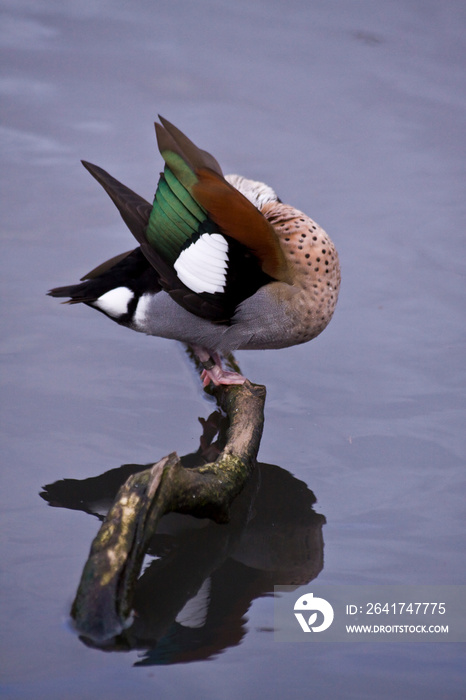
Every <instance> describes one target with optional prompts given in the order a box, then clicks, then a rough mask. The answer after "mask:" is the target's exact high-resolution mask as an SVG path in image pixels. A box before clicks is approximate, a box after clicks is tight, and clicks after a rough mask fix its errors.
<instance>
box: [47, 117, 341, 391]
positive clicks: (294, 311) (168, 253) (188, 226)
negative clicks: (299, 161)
mask: <svg viewBox="0 0 466 700" xmlns="http://www.w3.org/2000/svg"><path fill="white" fill-rule="evenodd" d="M159 119H160V123H156V124H155V129H156V135H157V142H158V147H159V150H160V153H161V155H162V158H163V160H164V162H165V167H164V171H163V173H162V174H161V176H160V179H159V182H158V185H157V191H156V193H155V198H154V202H153V204H149V202H147V201H146V200H145V199H143V198H142V197H140V196H139V195H137V194H136V193H135V192H133V191H132V190H130V189H129V188H128V187H125V185H122V184H121V183H120V182H118V180H115V178H113V177H112V176H111V175H109V174H108V173H107V172H105V170H102V168H99V167H97V166H96V165H92V164H91V163H87V162H85V161H83V165H84V167H85V168H87V170H88V171H89V172H90V173H91V175H93V177H94V178H95V179H96V180H97V181H98V182H99V183H100V184H101V185H102V187H103V188H104V189H105V191H106V192H107V194H108V195H109V196H110V197H111V199H112V200H113V202H114V203H115V205H116V206H117V208H118V210H119V212H120V214H121V216H122V218H123V220H124V222H125V223H126V225H127V226H128V228H129V230H130V231H131V233H132V234H133V236H134V237H135V239H136V240H137V242H138V244H139V246H138V247H137V248H135V249H134V250H131V251H129V252H126V253H123V254H121V255H118V256H116V257H114V258H112V259H111V260H108V261H107V262H105V263H103V264H101V265H99V266H98V267H96V268H95V269H94V270H92V271H91V272H90V273H88V274H87V275H85V276H84V277H83V278H82V281H81V283H80V284H75V285H71V286H66V287H56V288H54V289H51V290H50V292H49V294H50V295H51V296H53V297H69V301H68V303H70V304H76V303H84V304H87V305H88V306H91V307H93V308H95V309H97V310H98V311H101V312H102V313H104V314H105V315H106V316H108V317H109V318H111V319H112V320H114V321H116V322H117V323H119V324H121V325H123V326H127V327H129V328H131V329H133V330H135V331H140V332H142V333H147V334H148V335H155V336H159V337H163V338H171V339H175V340H179V341H182V342H184V343H187V344H189V345H190V346H191V347H192V348H193V350H194V352H195V353H196V355H197V356H198V358H199V360H200V362H201V363H202V365H203V367H204V371H203V374H202V378H203V381H204V384H205V385H207V384H208V383H209V382H210V381H212V382H213V383H214V384H216V385H219V384H242V383H243V382H244V381H245V377H243V376H242V375H240V374H238V373H236V372H230V371H226V370H225V369H224V368H223V366H222V356H225V355H227V354H228V353H230V352H232V351H234V350H238V349H241V350H266V349H273V348H285V347H289V346H291V345H297V344H299V343H305V342H307V341H308V340H311V339H312V338H315V337H316V336H317V335H319V333H321V332H322V331H323V330H324V328H325V327H326V326H327V324H328V323H329V321H330V319H331V318H332V315H333V312H334V309H335V305H336V303H337V298H338V291H339V286H340V266H339V261H338V254H337V252H336V250H335V247H334V245H333V243H332V241H331V240H330V238H329V236H328V235H327V234H326V233H325V231H324V230H323V229H322V228H321V227H320V226H319V225H318V224H316V223H315V221H313V220H312V219H310V218H309V217H308V216H306V215H305V214H303V213H302V212H301V211H299V210H297V209H295V208H294V207H292V206H289V205H287V204H283V203H282V202H281V201H280V199H279V198H278V197H277V195H276V194H275V192H274V191H273V189H272V188H271V187H268V186H267V185H265V184H263V183H261V182H256V181H254V180H248V179H246V178H244V177H241V176H239V175H226V176H223V173H222V170H221V168H220V166H219V164H218V163H217V161H216V160H215V158H214V157H213V156H211V155H210V154H209V153H207V152H206V151H204V150H201V149H200V148H198V147H197V146H195V145H194V143H192V141H190V140H189V139H188V138H187V137H186V136H185V135H184V134H183V133H182V132H181V131H180V130H179V129H177V128H176V127H175V126H173V125H172V124H170V122H168V121H167V120H166V119H163V118H162V117H159Z"/></svg>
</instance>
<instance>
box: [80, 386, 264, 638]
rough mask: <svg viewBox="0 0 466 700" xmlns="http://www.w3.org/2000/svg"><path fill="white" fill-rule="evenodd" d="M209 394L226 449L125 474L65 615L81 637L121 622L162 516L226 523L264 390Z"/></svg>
mask: <svg viewBox="0 0 466 700" xmlns="http://www.w3.org/2000/svg"><path fill="white" fill-rule="evenodd" d="M214 395H215V397H216V400H217V403H218V404H219V406H220V407H221V408H222V409H223V410H224V411H225V413H226V415H227V417H228V419H229V427H228V430H227V434H226V444H225V447H224V449H223V451H222V452H221V454H220V455H219V457H218V458H217V459H216V460H215V462H211V463H209V464H204V465H203V466H200V467H197V468H195V469H185V468H184V467H183V466H182V464H181V462H180V460H179V458H178V456H177V454H176V453H172V454H170V455H168V456H167V457H163V458H162V459H161V460H160V461H159V462H157V463H156V464H154V465H153V466H152V467H151V468H150V469H146V470H144V471H142V472H139V473H138V474H134V475H133V476H131V477H130V478H129V479H128V480H127V481H126V483H125V484H124V485H123V486H122V487H121V489H120V491H119V492H118V495H117V497H116V500H115V503H114V505H113V506H112V508H111V510H110V511H109V513H108V515H107V517H106V519H105V521H104V523H103V524H102V527H101V529H100V531H99V533H98V534H97V536H96V538H95V539H94V541H93V543H92V546H91V551H90V554H89V558H88V560H87V562H86V565H85V567H84V570H83V574H82V577H81V582H80V584H79V588H78V591H77V594H76V598H75V600H74V603H73V607H72V611H71V614H72V616H73V618H74V620H75V623H76V627H77V629H78V631H79V632H80V633H81V634H83V635H84V636H85V637H88V638H90V639H92V640H94V641H95V642H99V641H103V640H106V639H111V638H113V637H115V636H116V635H117V634H119V633H120V632H121V631H122V629H123V628H124V627H125V625H126V624H127V622H128V618H129V616H130V613H131V609H132V598H133V591H134V586H135V583H136V581H137V578H138V576H139V573H140V570H141V566H142V562H143V559H144V554H145V552H146V550H147V547H148V543H149V541H150V539H151V537H152V536H153V535H154V533H155V531H156V527H157V523H158V521H159V520H160V518H161V517H162V516H163V515H165V514H166V513H170V512H178V513H189V514H191V515H194V516H196V517H201V518H203V517H208V518H211V519H212V520H214V521H215V522H217V523H224V522H228V519H229V510H230V505H231V503H232V501H233V500H234V498H235V497H236V496H237V495H238V494H239V493H240V491H241V490H242V488H243V486H244V485H245V483H246V482H247V480H248V478H249V476H250V475H251V473H252V470H253V468H254V465H255V460H256V457H257V453H258V450H259V444H260V439H261V436H262V428H263V420H264V419H263V411H264V403H265V387H263V386H259V385H253V384H251V383H250V382H246V383H245V384H243V385H240V386H229V387H225V386H223V387H219V388H217V389H215V390H214Z"/></svg>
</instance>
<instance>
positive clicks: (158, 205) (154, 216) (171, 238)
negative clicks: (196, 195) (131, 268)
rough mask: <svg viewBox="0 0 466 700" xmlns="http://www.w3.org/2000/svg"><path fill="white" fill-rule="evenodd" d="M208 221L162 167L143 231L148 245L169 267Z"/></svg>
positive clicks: (173, 176) (203, 212) (167, 168)
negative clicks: (147, 221)
mask: <svg viewBox="0 0 466 700" xmlns="http://www.w3.org/2000/svg"><path fill="white" fill-rule="evenodd" d="M208 219H209V217H208V215H207V212H206V211H205V210H204V209H203V208H202V207H200V206H199V204H198V203H197V202H196V200H195V199H193V197H192V196H191V194H190V193H189V191H188V190H187V189H186V188H185V187H184V185H182V184H181V182H180V181H179V180H178V179H177V178H176V177H175V175H173V173H172V171H171V170H170V168H169V167H168V166H165V170H164V173H163V174H162V175H161V177H160V180H159V183H158V186H157V191H156V193H155V198H154V204H153V207H152V211H151V214H150V217H149V223H148V225H147V229H146V238H147V241H148V243H149V244H150V245H151V246H152V247H153V248H155V250H157V251H158V252H159V253H160V254H161V255H162V256H163V257H164V258H165V260H167V262H169V263H172V264H173V263H174V262H175V260H176V259H177V258H178V256H179V254H180V250H181V249H182V248H183V246H184V245H185V244H186V242H187V241H188V240H190V239H191V238H192V236H193V235H195V234H196V233H198V232H199V231H201V230H205V226H206V223H207V221H208Z"/></svg>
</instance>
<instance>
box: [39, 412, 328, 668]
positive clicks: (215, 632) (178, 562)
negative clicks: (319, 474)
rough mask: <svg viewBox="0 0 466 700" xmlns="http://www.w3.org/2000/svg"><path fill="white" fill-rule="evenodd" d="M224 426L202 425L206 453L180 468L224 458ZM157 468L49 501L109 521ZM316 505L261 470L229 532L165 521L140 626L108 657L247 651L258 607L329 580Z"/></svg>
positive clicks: (283, 477)
mask: <svg viewBox="0 0 466 700" xmlns="http://www.w3.org/2000/svg"><path fill="white" fill-rule="evenodd" d="M223 420H224V418H223V417H222V416H221V414H220V413H219V412H218V411H216V412H214V413H213V414H212V415H211V416H210V417H209V418H208V419H207V421H204V420H202V419H201V424H202V425H203V435H202V437H201V440H200V447H199V449H198V451H197V452H196V453H192V454H189V455H186V456H184V457H182V458H181V459H182V462H183V465H184V466H185V467H186V468H188V469H189V468H193V467H196V466H199V465H200V464H203V463H205V462H207V461H209V460H210V459H212V457H213V456H216V453H218V451H219V444H218V443H216V442H214V441H213V440H214V437H215V435H216V433H217V431H218V430H219V429H220V426H221V423H222V421H223ZM148 466H150V465H137V464H126V465H124V466H122V467H120V468H117V469H112V470H110V471H107V472H105V473H104V474H102V475H100V476H97V477H94V478H89V479H84V480H76V479H64V480H61V481H57V482H55V483H54V484H49V485H47V486H45V487H44V491H43V492H42V493H41V494H40V495H41V497H42V498H44V500H46V501H47V502H48V503H49V504H50V505H51V506H54V507H60V508H69V509H73V510H82V511H84V512H86V513H89V514H92V515H95V516H96V517H98V518H99V519H100V520H103V519H104V517H105V513H106V512H107V511H108V509H109V508H110V506H111V504H112V502H113V500H114V498H115V496H116V494H117V492H118V489H119V488H120V486H121V485H122V484H123V483H124V482H125V481H126V479H127V478H128V477H129V476H130V475H131V474H135V473H137V472H139V471H142V470H144V469H146V468H147V467H148ZM315 502H316V498H315V496H314V494H313V493H312V491H310V490H309V489H308V487H307V486H306V484H305V483H304V482H302V481H300V480H298V479H296V478H295V477H293V476H292V475H291V474H290V473H289V472H288V471H286V470H285V469H282V468H280V467H278V466H275V465H270V464H263V463H258V464H257V467H256V469H255V471H254V474H253V476H252V478H251V479H250V480H249V482H248V483H247V485H246V487H245V488H244V489H243V491H242V492H241V494H240V495H239V496H238V497H237V498H236V500H235V502H234V503H233V506H232V509H231V518H230V522H229V523H228V524H221V525H219V524H216V523H214V522H212V521H210V520H208V519H201V520H200V519H196V518H193V517H192V516H189V515H181V514H177V513H170V514H168V515H166V516H164V517H163V518H162V520H161V521H160V523H159V526H158V528H157V532H156V534H155V536H154V537H153V538H152V540H151V542H150V546H149V548H148V551H147V555H148V556H149V557H152V561H150V562H149V563H148V565H147V566H146V568H145V569H144V571H143V573H142V575H141V577H140V578H139V580H138V583H137V585H136V589H135V594H134V601H133V609H134V616H133V619H132V621H131V625H130V626H129V627H128V628H127V629H126V630H124V632H123V633H122V634H121V635H119V636H118V637H116V638H114V639H113V640H112V641H111V642H110V643H106V644H105V645H103V646H102V645H100V646H99V648H101V649H104V650H106V651H129V650H132V649H140V650H144V652H145V654H144V656H143V657H142V659H141V660H140V661H138V663H137V665H139V666H143V665H156V664H173V663H184V662H188V661H195V660H202V659H208V658H211V657H213V656H215V655H217V654H219V653H221V652H222V651H224V650H226V649H227V648H228V647H232V646H236V645H237V644H239V643H240V641H241V640H242V639H243V637H244V636H245V635H246V633H247V618H246V613H247V611H248V609H249V607H250V605H251V603H252V602H253V601H254V600H255V599H256V598H259V597H262V596H267V595H272V594H273V587H274V585H279V584H282V585H294V586H296V587H299V586H302V585H305V584H307V583H309V582H310V581H311V580H313V579H314V578H316V577H317V576H318V575H319V573H320V571H321V570H322V568H323V537H322V526H323V525H324V524H325V517H324V516H323V515H320V514H318V513H316V512H315V511H314V510H313V506H314V504H315ZM264 631H272V630H264ZM81 639H82V641H83V642H84V643H85V644H88V645H89V646H95V644H94V643H93V642H91V641H90V640H88V639H85V638H83V637H81Z"/></svg>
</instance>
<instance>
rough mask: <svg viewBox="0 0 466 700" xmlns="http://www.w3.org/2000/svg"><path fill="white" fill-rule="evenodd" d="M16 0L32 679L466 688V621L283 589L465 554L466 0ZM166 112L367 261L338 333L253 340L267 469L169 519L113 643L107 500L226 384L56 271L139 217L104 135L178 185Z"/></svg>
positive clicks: (15, 139) (70, 271)
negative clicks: (355, 635) (337, 623)
mask: <svg viewBox="0 0 466 700" xmlns="http://www.w3.org/2000/svg"><path fill="white" fill-rule="evenodd" d="M2 4H3V6H4V19H3V21H2V29H1V36H2V55H3V73H2V75H3V77H2V78H1V80H0V89H1V94H2V104H3V118H2V126H1V132H2V162H3V171H2V175H3V177H2V198H3V204H2V228H1V235H2V258H1V266H2V273H1V280H2V328H3V332H2V338H1V352H2V370H3V371H2V389H3V398H2V424H1V430H2V455H3V466H2V481H3V493H4V498H3V506H2V509H1V513H2V532H3V535H4V537H3V541H2V563H3V566H2V584H1V600H2V630H3V634H2V643H1V654H0V657H1V665H2V678H3V680H2V693H3V695H4V697H8V698H24V699H26V698H27V699H29V698H31V699H32V698H34V699H36V698H42V697H43V698H49V699H58V698H65V697H66V698H71V699H74V698H76V699H81V698H95V697H98V698H102V699H106V698H112V700H118V699H119V698H122V699H123V698H125V700H126V699H127V698H131V697H142V698H145V697H159V698H169V697H173V696H174V695H176V696H177V697H190V698H192V699H193V700H195V699H197V698H199V699H201V698H202V699H205V698H212V699H213V700H214V699H215V700H216V699H217V698H222V699H223V698H225V699H227V698H228V699H229V698H231V699H233V698H237V697H244V698H256V697H259V696H262V695H264V696H267V697H269V698H274V699H275V698H276V699H277V700H278V699H280V698H284V697H286V698H293V699H296V700H300V699H301V698H304V697H306V698H307V697H318V698H319V699H320V700H322V699H323V698H337V697H341V698H355V699H356V698H357V699H361V698H374V697H377V698H387V699H388V698H393V697H402V698H407V699H408V700H415V699H417V698H419V699H421V698H422V700H430V699H431V700H434V699H438V698H460V697H463V696H464V695H463V693H464V686H465V671H464V644H454V643H436V642H430V643H423V644H421V643H416V642H412V643H404V642H403V643H400V642H399V643H396V644H395V643H375V642H374V643H369V642H363V643H362V642H360V643H331V644H330V643H329V644H325V643H322V644H319V643H315V644H313V645H310V646H309V645H308V644H297V643H285V642H279V641H276V639H275V637H274V596H273V590H274V585H278V584H289V585H293V586H295V589H296V591H297V592H299V590H300V587H302V586H304V585H305V584H307V583H308V582H309V581H313V582H316V583H318V584H319V586H325V585H329V586H330V585H337V586H344V585H348V586H349V585H351V586H358V585H382V584H383V585H408V584H410V585H427V584H438V585H460V584H464V582H465V563H464V554H462V552H464V546H465V537H464V486H465V454H466V450H465V431H464V425H465V416H466V412H465V384H466V382H465V360H464V358H465V323H464V318H465V286H464V280H465V260H466V250H465V248H466V246H465V237H464V223H465V210H466V204H465V197H464V174H465V173H464V170H465V168H464V165H465V152H464V123H465V112H466V109H465V102H464V75H465V67H466V66H465V64H466V60H465V59H466V47H465V40H464V28H465V20H466V12H465V9H464V4H463V3H462V2H460V1H459V0H445V1H444V2H442V3H438V2H434V1H433V0H425V1H424V2H419V1H418V0H402V1H401V0H393V1H392V2H390V3H387V2H382V0H374V1H372V2H369V0H360V1H356V0H354V1H353V2H348V1H345V0H334V1H333V2H328V0H325V1H324V0H313V2H312V3H309V2H305V1H304V0H291V2H289V3H287V4H286V5H285V4H284V3H283V2H279V0H269V1H268V2H266V1H265V0H248V2H246V1H245V0H237V1H236V2H234V3H227V2H222V0H200V1H199V2H197V3H189V2H187V0H174V1H173V2H172V3H165V4H163V3H158V2H157V3H154V2H150V1H149V0H135V2H132V3H128V2H125V1H124V0H98V1H97V2H96V1H95V0H94V1H93V2H88V0H83V1H82V2H80V3H74V2H71V1H70V0H62V1H61V2H60V3H58V2H53V0H44V1H43V2H42V1H40V2H37V1H36V0H34V2H33V1H32V0H21V2H15V3H10V2H8V1H7V0H5V1H4V2H3V3H2ZM78 5H79V7H78ZM157 114H162V115H163V116H165V117H166V118H167V119H169V120H170V121H172V122H173V123H175V124H176V125H177V126H179V127H180V128H181V129H182V130H183V131H185V132H186V133H188V134H189V136H190V137H191V138H193V140H194V141H195V142H196V143H197V144H199V145H200V146H201V147H203V148H205V149H207V150H208V151H210V152H211V153H213V154H214V155H215V156H216V158H217V159H218V160H219V161H220V163H221V164H222V167H223V168H224V171H225V172H239V173H241V174H243V175H245V176H247V177H250V178H253V179H256V180H260V181H264V182H267V184H269V185H271V186H272V187H273V188H274V189H275V190H276V191H277V193H278V194H279V196H280V198H281V199H282V200H283V201H284V202H288V203H290V204H293V205H294V206H296V207H298V208H299V209H302V210H303V211H305V212H306V213H308V214H309V215H310V216H312V218H313V219H315V220H316V221H317V222H319V223H320V224H321V225H322V226H323V227H324V228H325V229H326V230H327V231H328V233H329V234H330V236H331V237H332V239H333V240H334V242H335V244H336V246H337V248H338V251H339V254H340V259H341V265H342V277H343V282H342V288H341V294H340V300H339V303H338V306H337V309H336V312H335V316H334V318H333V320H332V322H331V323H330V325H329V327H328V328H327V329H326V330H325V332H324V333H323V334H322V335H321V336H319V338H317V339H316V340H314V341H312V342H311V343H310V344H305V345H302V346H299V347H294V348H290V349H287V350H280V351H265V352H257V351H256V352H253V351H249V352H239V353H238V354H237V360H238V362H239V363H240V366H241V369H242V371H243V373H244V374H246V375H247V376H248V377H249V378H250V379H251V380H252V381H254V382H256V383H261V384H265V385H266V386H267V402H266V413H265V427H264V434H263V438H262V443H261V448H260V452H259V462H260V463H259V465H258V469H257V473H256V475H255V481H254V482H253V483H251V485H250V487H249V488H250V490H251V492H252V491H253V493H252V496H251V493H247V492H246V493H245V494H243V495H242V497H240V499H238V503H236V504H235V512H234V517H233V519H232V522H231V523H230V524H229V525H227V526H221V525H214V524H213V523H210V522H208V521H195V520H194V519H191V518H189V517H188V516H185V517H182V516H169V517H168V518H167V519H166V520H165V521H162V523H161V525H160V529H159V531H158V533H157V535H156V537H155V538H154V541H153V543H152V545H151V548H150V550H149V552H148V555H147V558H146V560H145V564H144V571H143V575H142V577H141V579H140V581H139V588H138V591H137V598H136V602H135V608H136V612H137V618H135V620H136V622H135V625H134V627H133V628H132V632H131V635H130V637H129V643H128V644H127V646H126V647H124V646H123V645H122V646H119V647H115V648H107V649H106V650H102V649H98V648H93V647H92V646H91V645H89V644H86V643H84V642H83V641H82V640H81V639H80V638H79V636H78V635H77V634H76V632H75V631H74V629H73V627H72V625H71V623H70V617H69V611H70V606H71V603H72V601H73V597H74V595H75V593H76V589H77V586H78V583H79V580H80V576H81V572H82V568H83V566H84V563H85V561H86V558H87V555H88V552H89V547H90V544H91V542H92V539H93V538H94V536H95V534H96V533H97V531H98V528H99V523H100V521H101V519H102V518H103V515H104V514H105V513H106V511H107V509H108V507H109V504H110V502H111V499H112V497H113V496H114V494H115V492H116V489H117V488H118V485H119V484H120V483H121V482H122V481H123V480H124V479H125V478H126V476H127V474H129V473H130V472H131V471H134V470H138V469H141V468H142V467H143V466H144V465H148V464H151V463H153V462H155V461H157V460H158V459H160V458H161V457H162V456H164V455H166V454H168V453H170V452H172V451H173V450H176V451H177V452H178V454H180V455H191V454H193V453H195V452H196V450H197V449H198V447H199V440H200V436H201V434H202V430H203V429H202V426H201V425H200V424H199V418H200V419H202V420H206V419H207V418H208V417H209V416H210V415H211V414H212V412H213V411H214V406H213V405H212V403H211V402H210V401H208V400H207V399H206V398H205V396H204V395H203V392H202V390H201V385H200V381H199V378H198V377H197V376H196V374H195V372H194V371H193V369H192V367H191V365H190V363H189V360H188V359H187V357H186V355H185V352H184V350H183V348H182V347H180V346H179V345H177V344H176V343H175V342H173V341H167V340H163V339H158V338H153V337H146V336H144V335H142V334H136V333H132V332H130V331H129V330H127V329H125V328H122V327H119V326H118V325H116V324H114V323H111V322H110V321H108V320H107V319H106V318H105V317H104V316H102V315H101V314H97V313H95V312H94V311H92V310H90V309H89V308H87V307H85V306H82V307H81V306H79V305H77V306H71V307H69V306H61V305H60V304H59V303H58V302H57V300H55V299H51V298H50V297H47V296H46V292H47V290H48V289H49V288H50V287H53V286H58V285H64V284H71V283H73V282H76V281H77V280H78V279H79V278H80V277H81V276H82V275H83V274H84V273H86V272H87V271H88V270H90V269H92V268H93V267H95V266H96V265H97V264H99V263H100V262H102V261H104V260H106V259H107V258H110V257H111V256H113V255H116V254H118V253H121V252H123V251H125V250H129V249H130V248H131V246H133V245H134V243H133V240H132V237H131V234H130V233H129V231H128V230H127V229H126V227H125V225H124V223H123V222H122V221H121V219H120V217H119V216H118V213H117V211H116V210H115V208H114V206H113V204H112V202H111V201H110V200H109V199H108V198H107V197H106V195H105V193H103V192H102V190H101V188H99V186H98V185H97V184H96V183H95V182H94V181H93V180H92V178H91V177H90V176H89V174H88V173H87V172H86V171H85V170H84V168H82V166H81V164H80V162H79V161H80V159H85V160H89V161H91V162H93V163H96V164H98V165H100V166H102V167H104V168H105V169H106V170H108V171H109V172H110V173H112V175H114V176H115V177H117V178H118V179H120V180H121V181H122V182H124V183H125V184H126V185H128V186H129V187H131V189H133V190H135V191H136V192H138V193H139V194H140V195H142V196H143V197H145V198H146V199H149V200H151V198H152V196H153V193H154V191H155V187H156V183H157V180H158V175H159V172H160V170H161V169H162V160H161V158H160V156H159V154H158V151H157V147H156V142H155V136H154V131H153V122H154V120H155V119H157ZM241 498H242V499H243V500H241ZM247 498H251V499H252V500H250V501H249V502H248V503H252V506H251V510H250V511H249V515H248V517H247V521H245V520H244V517H245V516H244V508H245V506H244V503H245V499H247ZM248 507H249V506H248Z"/></svg>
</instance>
